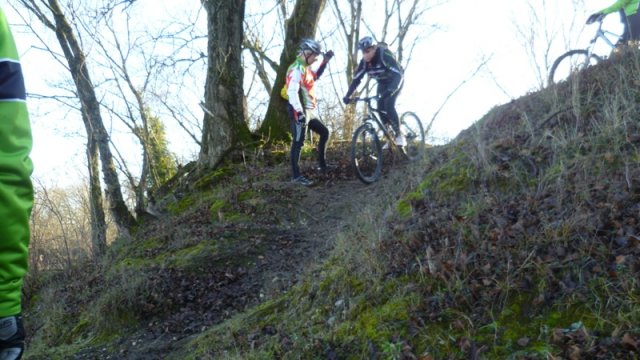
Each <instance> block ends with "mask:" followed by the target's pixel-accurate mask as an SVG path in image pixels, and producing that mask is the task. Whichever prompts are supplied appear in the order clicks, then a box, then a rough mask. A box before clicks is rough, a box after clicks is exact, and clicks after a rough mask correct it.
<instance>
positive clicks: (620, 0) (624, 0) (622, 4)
mask: <svg viewBox="0 0 640 360" xmlns="http://www.w3.org/2000/svg"><path fill="white" fill-rule="evenodd" d="M632 2H635V0H617V1H616V2H615V3H613V4H612V5H611V6H609V7H606V8H604V9H602V10H600V12H601V13H603V14H611V13H613V12H616V11H618V10H620V9H622V8H626V7H627V6H628V5H629V4H631V3H632Z"/></svg>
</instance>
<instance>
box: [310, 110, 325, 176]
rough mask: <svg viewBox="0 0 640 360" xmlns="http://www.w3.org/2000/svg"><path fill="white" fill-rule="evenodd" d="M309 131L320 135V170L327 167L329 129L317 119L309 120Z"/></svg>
mask: <svg viewBox="0 0 640 360" xmlns="http://www.w3.org/2000/svg"><path fill="white" fill-rule="evenodd" d="M309 129H311V130H312V131H313V132H315V133H317V134H318V135H320V140H319V141H318V166H320V169H324V168H326V167H327V159H326V152H327V141H328V140H329V129H327V127H326V126H324V124H323V123H322V122H321V121H320V120H319V119H317V118H313V119H311V120H309Z"/></svg>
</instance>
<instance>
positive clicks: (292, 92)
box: [287, 69, 303, 112]
mask: <svg viewBox="0 0 640 360" xmlns="http://www.w3.org/2000/svg"><path fill="white" fill-rule="evenodd" d="M301 80H302V73H301V72H300V69H293V70H291V72H290V73H289V79H287V82H288V83H289V87H288V88H287V97H288V98H289V104H291V106H292V107H293V109H294V110H295V111H296V112H302V111H303V109H302V103H300V95H299V91H300V81H301Z"/></svg>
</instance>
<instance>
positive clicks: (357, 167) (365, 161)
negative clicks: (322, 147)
mask: <svg viewBox="0 0 640 360" xmlns="http://www.w3.org/2000/svg"><path fill="white" fill-rule="evenodd" d="M351 165H352V166H353V170H354V172H355V173H356V176H357V177H358V179H360V181H362V182H363V183H365V184H371V183H373V182H375V181H377V180H378V179H379V178H380V175H381V174H382V146H381V145H380V140H379V139H378V135H376V132H375V131H374V129H373V128H372V127H371V126H370V125H368V124H364V125H362V126H360V127H359V128H357V129H356V131H355V133H354V134H353V140H352V141H351Z"/></svg>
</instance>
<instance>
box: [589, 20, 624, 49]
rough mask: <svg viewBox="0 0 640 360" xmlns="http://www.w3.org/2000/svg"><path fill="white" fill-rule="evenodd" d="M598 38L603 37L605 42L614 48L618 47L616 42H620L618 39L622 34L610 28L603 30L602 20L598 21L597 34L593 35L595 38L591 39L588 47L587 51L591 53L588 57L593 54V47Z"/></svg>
mask: <svg viewBox="0 0 640 360" xmlns="http://www.w3.org/2000/svg"><path fill="white" fill-rule="evenodd" d="M598 39H602V40H603V41H604V43H605V44H607V45H609V47H610V48H611V50H613V49H615V47H616V43H617V42H618V39H620V35H618V34H616V33H614V32H612V31H609V30H603V29H602V20H599V21H598V29H597V30H596V34H595V36H594V37H593V39H591V41H589V46H588V47H587V52H588V55H589V56H588V57H587V59H588V58H589V57H590V56H591V55H592V54H593V49H594V47H595V45H596V42H597V41H598ZM611 39H615V42H613V41H611Z"/></svg>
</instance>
